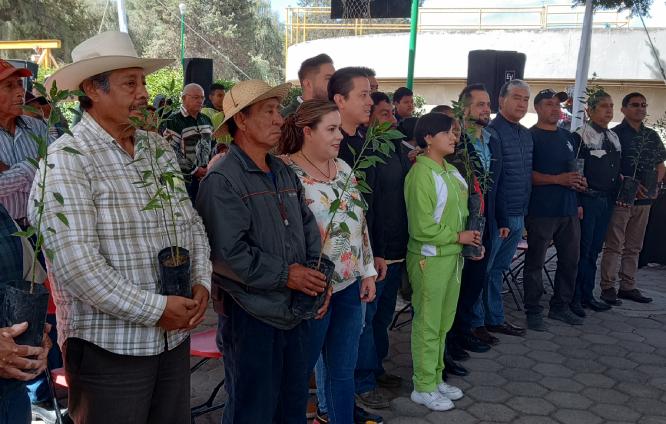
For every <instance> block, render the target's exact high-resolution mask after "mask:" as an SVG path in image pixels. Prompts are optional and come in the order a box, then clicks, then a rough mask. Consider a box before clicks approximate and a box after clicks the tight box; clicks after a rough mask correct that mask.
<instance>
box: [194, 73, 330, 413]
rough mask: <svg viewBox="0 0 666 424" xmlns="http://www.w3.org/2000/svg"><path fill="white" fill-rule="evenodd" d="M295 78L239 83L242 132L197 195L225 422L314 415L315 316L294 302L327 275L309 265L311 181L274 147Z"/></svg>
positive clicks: (312, 250)
mask: <svg viewBox="0 0 666 424" xmlns="http://www.w3.org/2000/svg"><path fill="white" fill-rule="evenodd" d="M289 88H290V84H283V85H280V86H278V87H270V86H269V85H268V84H266V83H265V82H263V81H258V80H252V81H242V82H240V83H238V84H236V85H235V86H234V87H233V88H232V89H231V90H229V92H228V93H227V95H226V96H225V98H224V104H223V105H224V116H225V121H226V122H228V125H229V133H230V134H231V136H232V137H233V138H234V142H233V143H232V144H231V147H230V150H229V153H227V154H226V155H225V156H224V157H223V158H222V159H220V160H219V161H218V162H217V163H215V165H213V166H212V168H211V169H210V170H209V172H208V175H207V176H206V177H205V178H204V179H203V181H202V182H201V186H200V188H199V195H198V197H197V202H196V207H197V210H198V211H199V213H200V214H201V217H202V218H203V221H204V224H205V226H206V230H207V232H208V236H209V239H210V244H211V259H212V261H213V296H212V297H213V304H214V306H215V309H216V311H217V312H218V313H219V314H220V317H219V327H218V345H219V347H220V349H221V350H222V352H223V356H224V369H225V377H226V390H227V393H228V395H229V399H228V401H227V404H226V407H225V411H224V418H223V420H222V422H223V423H224V424H232V423H233V424H256V423H281V424H287V423H289V424H291V423H293V424H305V422H306V419H305V410H306V404H307V398H308V377H309V374H310V372H311V371H312V370H311V369H308V355H307V353H308V337H307V334H308V326H307V323H306V322H305V321H304V320H303V319H302V317H301V316H300V315H299V314H298V313H297V310H295V309H293V308H291V307H290V305H291V303H292V301H293V299H295V298H297V297H295V296H296V295H295V294H296V293H298V292H301V293H305V294H306V295H308V296H315V295H316V294H320V293H323V292H324V291H325V287H326V283H325V280H324V275H323V274H321V273H319V272H317V271H314V270H312V269H310V268H307V267H305V266H303V265H301V264H305V263H306V261H307V260H308V259H312V258H314V259H316V258H317V257H319V254H320V251H321V238H320V235H319V227H318V225H317V222H316V220H315V218H314V215H313V214H312V212H310V209H309V208H308V206H307V205H306V204H305V196H304V191H303V187H302V186H301V184H300V182H299V179H298V177H297V176H296V174H295V173H294V172H293V171H292V170H291V168H289V167H288V166H286V165H285V164H284V163H283V162H282V161H281V160H280V159H278V158H276V157H274V156H272V155H271V154H269V151H271V149H272V148H273V147H274V146H275V145H276V144H277V142H278V141H279V139H280V127H281V125H282V122H283V120H282V116H281V115H280V101H281V100H282V99H283V98H284V96H285V95H286V94H287V92H288V90H289ZM329 296H330V294H329ZM326 307H327V305H324V306H323V307H322V308H321V309H320V310H319V316H323V314H324V312H325V311H326Z"/></svg>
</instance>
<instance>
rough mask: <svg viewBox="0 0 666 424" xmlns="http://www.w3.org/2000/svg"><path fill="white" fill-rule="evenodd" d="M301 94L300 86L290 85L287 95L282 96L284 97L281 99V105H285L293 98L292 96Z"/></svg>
mask: <svg viewBox="0 0 666 424" xmlns="http://www.w3.org/2000/svg"><path fill="white" fill-rule="evenodd" d="M302 95H303V89H302V88H301V87H291V88H290V89H289V93H287V95H286V96H284V99H283V100H282V106H287V105H288V104H290V103H291V102H292V101H293V100H294V98H296V97H298V96H302Z"/></svg>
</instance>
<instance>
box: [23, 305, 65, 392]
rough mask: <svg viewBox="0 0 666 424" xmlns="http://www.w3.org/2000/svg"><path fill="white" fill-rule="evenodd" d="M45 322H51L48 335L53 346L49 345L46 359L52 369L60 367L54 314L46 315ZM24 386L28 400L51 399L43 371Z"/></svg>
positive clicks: (60, 359)
mask: <svg viewBox="0 0 666 424" xmlns="http://www.w3.org/2000/svg"><path fill="white" fill-rule="evenodd" d="M46 322H48V323H49V324H51V331H50V332H49V337H50V338H51V343H52V344H53V346H51V350H49V355H48V357H47V359H46V361H47V364H48V366H49V368H48V369H50V370H53V369H56V368H60V367H62V355H61V353H60V347H59V346H58V329H57V328H56V316H55V314H49V315H47V316H46ZM26 387H27V388H28V396H29V397H30V402H32V403H33V404H34V403H40V402H47V401H50V400H51V389H49V385H48V383H47V382H46V375H44V373H42V374H40V375H39V376H37V377H35V379H34V380H31V381H29V382H28V383H26Z"/></svg>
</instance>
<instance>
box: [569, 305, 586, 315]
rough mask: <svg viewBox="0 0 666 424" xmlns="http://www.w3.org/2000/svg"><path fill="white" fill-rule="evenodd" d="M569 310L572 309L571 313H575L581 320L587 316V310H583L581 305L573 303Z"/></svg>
mask: <svg viewBox="0 0 666 424" xmlns="http://www.w3.org/2000/svg"><path fill="white" fill-rule="evenodd" d="M569 309H571V312H573V313H574V314H576V315H578V316H579V317H581V318H585V316H586V315H587V314H586V313H585V309H583V307H582V306H581V304H580V303H572V304H571V305H569Z"/></svg>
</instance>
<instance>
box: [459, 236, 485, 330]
mask: <svg viewBox="0 0 666 424" xmlns="http://www.w3.org/2000/svg"><path fill="white" fill-rule="evenodd" d="M488 233H489V230H488V226H487V225H486V228H485V232H484V237H483V246H484V247H485V249H486V253H485V255H484V258H483V259H481V260H480V261H473V260H471V259H465V265H464V267H463V270H462V277H461V279H460V295H459V296H458V307H457V309H456V317H455V319H454V320H453V327H451V331H450V332H449V334H450V336H449V337H454V338H455V337H456V336H460V335H464V334H469V333H471V331H472V320H473V319H474V313H473V310H474V304H475V303H476V301H477V300H478V299H479V296H481V292H482V291H483V286H484V284H486V283H487V279H486V274H487V272H486V271H487V268H488V259H487V258H488V255H490V250H491V245H490V240H489V239H490V237H488V236H489V234H488Z"/></svg>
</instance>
